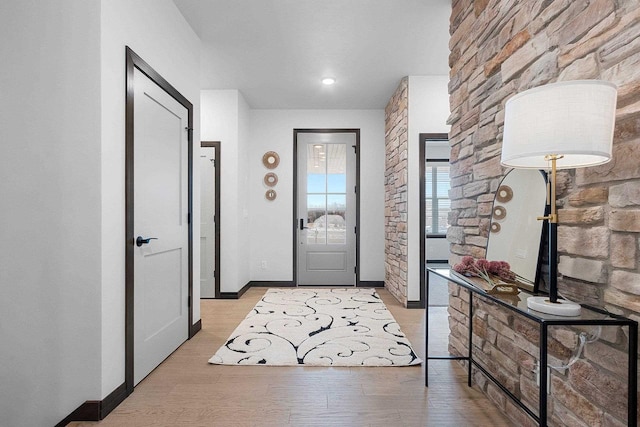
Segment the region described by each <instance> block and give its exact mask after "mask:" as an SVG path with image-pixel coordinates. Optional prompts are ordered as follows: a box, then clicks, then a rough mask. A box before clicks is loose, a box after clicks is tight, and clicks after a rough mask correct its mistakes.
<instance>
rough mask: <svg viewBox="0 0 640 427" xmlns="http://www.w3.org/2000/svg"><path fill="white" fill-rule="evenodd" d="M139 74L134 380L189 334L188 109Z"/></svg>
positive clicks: (136, 382) (162, 358)
mask: <svg viewBox="0 0 640 427" xmlns="http://www.w3.org/2000/svg"><path fill="white" fill-rule="evenodd" d="M134 79H135V97H134V99H135V104H134V140H135V144H134V153H133V155H134V172H133V173H134V207H135V209H134V236H136V240H138V243H137V244H135V245H134V366H133V372H134V385H136V384H138V383H139V382H140V381H141V380H142V379H143V378H144V377H146V376H147V375H148V374H149V373H150V372H151V371H152V370H153V369H155V368H156V367H157V366H158V365H159V364H160V363H161V362H162V361H163V360H164V359H165V358H166V357H167V356H169V355H170V354H171V353H172V352H173V351H174V350H175V349H176V348H178V347H179V346H180V344H182V343H183V342H184V341H186V340H187V338H188V327H189V325H188V323H189V321H188V316H189V313H188V298H189V295H188V280H189V276H188V275H189V271H188V269H189V263H188V256H189V234H188V212H189V211H188V130H187V128H188V111H187V109H186V108H185V107H183V106H182V105H180V104H179V103H178V102H177V101H176V100H175V99H174V98H172V97H171V96H170V95H169V94H167V93H166V92H165V91H164V90H163V89H161V88H160V87H159V86H158V85H156V84H155V83H154V82H153V81H151V80H150V79H149V78H147V77H146V76H145V75H144V74H143V73H141V72H140V71H139V70H138V69H136V70H135V77H134ZM150 238H153V239H155V240H146V239H150Z"/></svg>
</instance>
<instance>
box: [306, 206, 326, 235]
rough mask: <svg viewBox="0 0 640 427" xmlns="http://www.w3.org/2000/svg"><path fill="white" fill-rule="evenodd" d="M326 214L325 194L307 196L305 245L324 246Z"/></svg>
mask: <svg viewBox="0 0 640 427" xmlns="http://www.w3.org/2000/svg"><path fill="white" fill-rule="evenodd" d="M326 214H327V196H326V195H325V194H307V227H309V228H308V229H307V243H312V244H325V243H326V242H327V229H326V227H325V221H324V218H325V217H326Z"/></svg>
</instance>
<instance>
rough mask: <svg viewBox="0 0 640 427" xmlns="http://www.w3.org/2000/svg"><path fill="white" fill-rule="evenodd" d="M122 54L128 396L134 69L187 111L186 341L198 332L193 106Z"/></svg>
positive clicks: (128, 381) (129, 373)
mask: <svg viewBox="0 0 640 427" xmlns="http://www.w3.org/2000/svg"><path fill="white" fill-rule="evenodd" d="M125 50H126V107H125V114H126V119H125V387H126V393H127V395H128V394H131V393H132V392H133V388H134V384H133V382H134V379H133V360H134V348H133V345H134V343H133V340H134V338H133V332H134V329H133V326H134V325H133V321H134V300H133V296H134V295H133V294H134V271H133V269H134V266H133V254H134V247H133V246H134V229H133V226H134V221H133V212H134V197H133V195H134V191H133V190H134V182H133V179H134V163H133V145H134V142H135V141H134V132H133V125H134V89H135V81H134V71H135V69H136V68H137V69H138V70H139V71H141V72H142V73H144V74H145V75H146V76H147V77H148V78H149V79H151V80H152V81H153V82H154V83H156V84H157V85H158V86H160V87H161V88H162V89H163V90H164V91H165V92H167V93H168V94H169V95H170V96H171V97H172V98H173V99H175V100H176V101H177V102H178V103H180V104H181V105H182V106H183V107H185V108H186V109H187V111H188V128H187V130H188V141H187V144H188V161H187V162H188V172H187V176H188V200H189V201H188V225H189V227H188V230H189V231H188V234H189V266H188V268H189V275H188V276H189V280H188V281H189V283H188V288H189V298H188V309H189V315H188V325H186V327H187V328H188V329H187V330H188V337H189V338H191V337H192V336H193V335H195V334H196V333H197V332H198V330H199V329H200V325H201V324H200V322H198V323H197V324H196V325H193V221H192V220H191V219H192V218H193V191H192V188H193V104H191V102H189V100H187V98H185V97H184V96H182V94H180V92H178V91H177V90H176V89H175V88H174V87H173V86H171V84H169V82H167V81H166V80H165V79H164V78H163V77H162V76H161V75H160V74H158V73H157V72H156V71H155V70H154V69H153V68H151V66H149V64H147V63H146V62H145V61H143V60H142V58H140V57H139V56H138V55H137V54H136V53H135V52H134V51H133V50H131V49H130V48H129V47H128V46H127V47H126V48H125Z"/></svg>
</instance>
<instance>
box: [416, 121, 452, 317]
mask: <svg viewBox="0 0 640 427" xmlns="http://www.w3.org/2000/svg"><path fill="white" fill-rule="evenodd" d="M419 156H420V308H425V307H426V305H427V304H429V305H434V304H435V305H442V304H444V305H446V303H445V301H448V295H444V294H443V295H440V296H435V295H430V300H431V301H429V302H427V301H426V295H425V294H426V292H425V286H426V277H427V276H426V274H427V264H429V266H436V265H437V264H444V265H446V264H447V263H448V262H449V260H448V258H449V243H448V242H447V228H448V226H449V223H448V215H449V210H450V201H449V188H450V184H449V135H448V134H446V133H421V134H420V135H419ZM442 289H446V287H442Z"/></svg>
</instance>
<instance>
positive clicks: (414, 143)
mask: <svg viewBox="0 0 640 427" xmlns="http://www.w3.org/2000/svg"><path fill="white" fill-rule="evenodd" d="M448 84H449V77H448V76H409V107H408V108H409V118H408V119H409V129H408V138H409V152H408V155H409V182H408V194H407V197H408V211H409V212H408V214H409V215H408V222H409V224H408V227H409V230H408V236H409V241H408V246H409V248H408V249H409V255H408V257H409V260H408V264H409V265H408V268H409V278H408V280H409V288H408V290H407V299H408V300H409V301H419V300H420V197H422V195H421V194H420V169H419V168H420V156H419V149H420V139H419V138H420V134H421V133H448V132H449V128H450V127H449V126H448V125H447V124H446V122H447V118H448V117H449V114H450V113H449V93H448ZM427 150H429V149H428V148H427ZM428 244H432V242H428ZM436 244H439V243H436ZM427 250H429V248H428V249H427ZM448 258H449V256H448V245H447V255H446V256H444V257H443V259H448Z"/></svg>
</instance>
